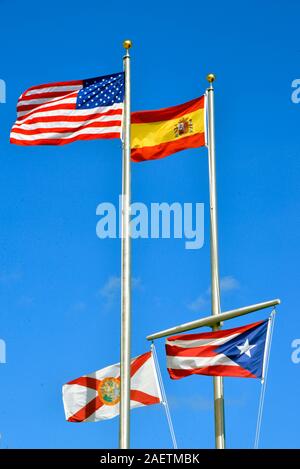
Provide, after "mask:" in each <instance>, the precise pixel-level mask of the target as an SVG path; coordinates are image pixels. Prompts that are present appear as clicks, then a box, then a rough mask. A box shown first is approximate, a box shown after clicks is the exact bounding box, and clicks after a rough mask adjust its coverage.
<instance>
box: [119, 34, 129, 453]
mask: <svg viewBox="0 0 300 469" xmlns="http://www.w3.org/2000/svg"><path fill="white" fill-rule="evenodd" d="M123 46H124V48H125V50H126V53H125V56H124V58H123V64H124V72H125V99H124V118H123V163H122V173H123V175H122V254H121V257H122V260H121V262H122V267H121V269H122V272H121V359H120V367H121V369H120V377H121V383H120V386H121V390H120V434H119V447H120V448H121V449H128V448H129V445H130V357H131V354H130V336H131V238H130V204H131V181H130V179H131V178H130V55H129V49H130V48H131V41H129V40H126V41H124V43H123Z"/></svg>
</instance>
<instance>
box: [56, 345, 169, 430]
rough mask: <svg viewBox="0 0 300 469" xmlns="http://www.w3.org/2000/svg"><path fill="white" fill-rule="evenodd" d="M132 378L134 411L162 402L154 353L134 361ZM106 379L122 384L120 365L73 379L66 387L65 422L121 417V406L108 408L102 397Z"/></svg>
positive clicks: (148, 353)
mask: <svg viewBox="0 0 300 469" xmlns="http://www.w3.org/2000/svg"><path fill="white" fill-rule="evenodd" d="M130 376H131V380H130V388H131V391H130V407H131V409H134V408H136V407H143V406H147V405H152V404H159V403H160V402H162V395H161V390H160V386H159V382H158V378H157V373H156V368H155V364H154V359H153V355H152V352H146V353H144V354H143V355H139V356H138V357H136V358H134V359H133V360H132V361H131V368H130ZM104 378H114V379H117V380H120V364H119V363H117V364H116V365H111V366H108V367H106V368H103V369H102V370H98V371H95V372H94V373H91V374H88V375H85V376H82V377H80V378H77V379H74V380H73V381H70V382H69V383H67V384H65V385H64V386H63V402H64V409H65V415H66V420H68V421H69V422H98V421H99V420H106V419H111V418H113V417H115V416H117V415H118V414H119V402H118V403H116V404H114V405H105V404H104V403H103V401H102V400H101V399H100V397H99V392H98V390H99V386H100V385H101V381H102V380H103V379H104Z"/></svg>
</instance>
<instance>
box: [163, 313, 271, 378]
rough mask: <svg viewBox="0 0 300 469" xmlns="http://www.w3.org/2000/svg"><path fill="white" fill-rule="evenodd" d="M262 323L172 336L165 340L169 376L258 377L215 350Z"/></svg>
mask: <svg viewBox="0 0 300 469" xmlns="http://www.w3.org/2000/svg"><path fill="white" fill-rule="evenodd" d="M261 322H262V321H259V322H257V323H253V324H249V325H247V326H242V327H236V328H233V329H227V330H223V331H215V332H204V333H202V334H185V335H182V334H181V335H177V336H172V337H169V338H168V339H167V340H166V353H167V368H168V372H169V374H170V377H171V378H172V379H180V378H184V377H185V376H190V375H194V374H197V375H210V376H239V377H244V378H246V377H248V378H256V376H254V375H252V373H250V372H249V371H247V370H245V369H244V368H242V367H240V366H239V365H238V364H237V363H235V362H234V361H232V360H230V358H228V357H227V356H226V355H224V354H221V353H217V352H216V349H217V348H218V347H219V346H220V345H222V344H225V343H226V342H228V341H229V340H232V339H234V338H235V337H237V336H238V335H240V334H242V333H243V332H246V331H247V330H249V329H252V328H253V327H255V326H257V325H258V324H260V323H261Z"/></svg>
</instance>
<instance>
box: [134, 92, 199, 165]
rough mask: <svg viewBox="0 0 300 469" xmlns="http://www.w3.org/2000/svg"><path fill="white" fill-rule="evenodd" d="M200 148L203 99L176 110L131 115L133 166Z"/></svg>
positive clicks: (175, 108) (169, 108) (140, 112)
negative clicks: (137, 163) (135, 163)
mask: <svg viewBox="0 0 300 469" xmlns="http://www.w3.org/2000/svg"><path fill="white" fill-rule="evenodd" d="M180 126H181V129H180ZM204 145H205V96H201V97H200V98H196V99H193V100H192V101H188V102H187V103H184V104H180V105H178V106H172V107H168V108H164V109H159V110H157V111H139V112H133V113H132V114H131V159H132V160H133V161H135V162H140V161H147V160H156V159H159V158H164V157H165V156H169V155H171V154H172V153H176V152H178V151H181V150H185V149H187V148H197V147H202V146H204Z"/></svg>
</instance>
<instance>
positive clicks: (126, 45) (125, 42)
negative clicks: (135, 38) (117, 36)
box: [123, 39, 132, 49]
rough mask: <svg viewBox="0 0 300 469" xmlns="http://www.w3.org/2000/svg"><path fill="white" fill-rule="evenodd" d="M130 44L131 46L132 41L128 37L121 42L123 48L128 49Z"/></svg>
mask: <svg viewBox="0 0 300 469" xmlns="http://www.w3.org/2000/svg"><path fill="white" fill-rule="evenodd" d="M131 46H132V42H131V41H130V39H126V40H125V41H124V42H123V47H124V49H130V47H131Z"/></svg>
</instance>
